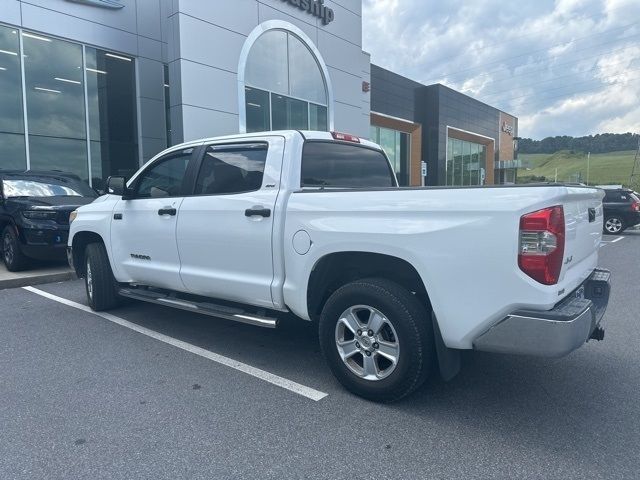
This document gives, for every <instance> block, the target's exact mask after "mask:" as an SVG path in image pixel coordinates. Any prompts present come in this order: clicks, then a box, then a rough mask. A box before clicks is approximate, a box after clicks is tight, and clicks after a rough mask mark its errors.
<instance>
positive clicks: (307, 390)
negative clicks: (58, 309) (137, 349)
mask: <svg viewBox="0 0 640 480" xmlns="http://www.w3.org/2000/svg"><path fill="white" fill-rule="evenodd" d="M23 288H24V289H25V290H27V291H29V292H32V293H35V294H36V295H40V296H42V297H45V298H48V299H49V300H53V301H55V302H58V303H62V304H63V305H67V306H69V307H73V308H77V309H78V310H82V311H83V312H87V313H91V314H93V315H97V316H98V317H101V318H104V319H105V320H109V321H110V322H113V323H116V324H118V325H120V326H122V327H125V328H128V329H130V330H133V331H134V332H138V333H141V334H142V335H146V336H147V337H151V338H153V339H155V340H158V341H160V342H163V343H166V344H168V345H172V346H174V347H177V348H180V349H182V350H185V351H187V352H190V353H193V354H195V355H198V356H200V357H203V358H206V359H208V360H211V361H213V362H216V363H219V364H221V365H225V366H227V367H231V368H233V369H235V370H238V371H240V372H243V373H246V374H247V375H251V376H252V377H256V378H259V379H260V380H263V381H265V382H268V383H271V384H272V385H276V386H278V387H281V388H284V389H286V390H289V391H290V392H293V393H297V394H298V395H302V396H303V397H306V398H309V399H311V400H314V401H316V402H318V401H320V400H322V399H323V398H324V397H326V396H327V395H328V394H327V393H325V392H321V391H319V390H316V389H314V388H311V387H307V386H305V385H302V384H300V383H297V382H294V381H292V380H287V379H286V378H283V377H280V376H278V375H274V374H273V373H269V372H266V371H264V370H261V369H259V368H256V367H252V366H251V365H247V364H246V363H242V362H238V361H237V360H233V359H232V358H228V357H225V356H223V355H219V354H217V353H214V352H211V351H209V350H205V349H204V348H200V347H197V346H195V345H192V344H190V343H187V342H183V341H182V340H177V339H175V338H173V337H170V336H168V335H164V334H162V333H159V332H155V331H153V330H150V329H148V328H145V327H141V326H140V325H137V324H135V323H133V322H129V321H128V320H125V319H123V318H120V317H116V316H115V315H111V314H110V313H105V312H94V311H93V310H91V308H89V307H87V306H86V305H82V304H80V303H76V302H73V301H71V300H67V299H66V298H62V297H58V296H57V295H52V294H51V293H48V292H45V291H42V290H39V289H37V288H33V287H23Z"/></svg>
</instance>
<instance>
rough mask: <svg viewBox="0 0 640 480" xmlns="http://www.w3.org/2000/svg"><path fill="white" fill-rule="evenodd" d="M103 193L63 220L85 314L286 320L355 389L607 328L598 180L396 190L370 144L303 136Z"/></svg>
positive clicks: (162, 157)
mask: <svg viewBox="0 0 640 480" xmlns="http://www.w3.org/2000/svg"><path fill="white" fill-rule="evenodd" d="M107 185H108V191H109V192H110V194H108V195H105V196H103V197H101V198H100V199H99V200H97V201H95V202H94V203H92V204H91V205H85V206H83V207H80V208H79V209H78V210H77V212H75V213H74V214H72V217H71V218H72V223H71V231H70V235H69V243H68V245H69V259H70V263H71V264H72V265H74V266H75V269H76V272H77V273H78V275H79V276H81V277H84V279H85V287H86V292H87V298H88V303H89V305H90V306H91V308H93V309H94V310H107V309H110V308H114V307H115V306H117V305H118V303H119V299H120V298H121V297H128V298H134V299H138V300H143V301H146V302H152V303H157V304H160V305H165V306H167V307H174V308H179V309H184V310H188V311H190V312H199V313H203V314H208V315H211V316H213V317H219V318H225V319H229V320H234V321H238V322H244V323H250V324H252V325H258V326H262V327H270V328H273V327H275V326H276V325H277V318H278V316H280V315H288V314H289V312H292V313H293V314H295V316H297V317H299V318H300V319H302V320H307V321H317V322H318V324H319V338H320V345H321V349H322V351H323V354H324V356H325V359H326V361H327V363H328V365H329V367H330V368H331V370H332V372H333V373H334V375H335V376H336V378H337V379H338V380H339V381H340V382H341V383H342V384H343V385H344V386H345V387H346V388H347V389H349V390H350V391H352V392H354V393H356V394H358V395H361V396H363V397H365V398H369V399H372V400H378V401H393V400H397V399H399V398H402V397H403V396H405V395H408V394H409V393H411V392H412V391H414V390H415V389H416V388H417V387H419V386H420V385H421V384H422V383H423V382H424V380H425V379H426V378H427V376H428V375H429V372H430V371H431V370H432V369H435V368H438V367H439V369H440V373H441V375H442V376H443V377H444V378H445V379H451V378H452V377H453V376H454V375H455V374H456V373H457V372H458V369H459V366H460V351H461V350H465V349H476V350H484V351H490V352H499V353H512V354H516V353H517V354H525V355H539V356H547V357H559V356H563V355H566V354H568V353H569V352H571V351H572V350H574V349H576V348H578V347H580V346H581V345H582V344H584V343H585V342H586V341H587V340H589V339H597V340H601V339H602V337H603V335H604V329H603V327H602V325H601V323H600V321H601V319H602V316H603V315H604V311H605V308H606V306H607V303H608V299H609V272H608V271H606V270H600V269H598V268H597V265H598V250H599V246H600V240H601V238H602V197H603V196H604V193H603V191H602V190H599V189H595V188H588V187H580V186H566V185H561V184H547V185H536V186H527V185H523V186H495V187H458V188H399V187H398V186H397V185H398V183H397V180H396V177H395V175H394V173H393V170H392V168H391V165H390V163H389V161H388V159H387V157H386V156H385V154H384V151H383V150H382V148H381V147H380V146H378V145H376V144H374V143H371V142H369V141H366V140H362V139H359V138H357V137H353V136H351V135H346V134H341V133H327V132H298V131H286V132H268V133H255V134H245V135H236V136H229V137H222V138H212V139H208V140H200V141H195V142H191V143H186V144H182V145H178V146H175V147H172V148H171V149H169V150H167V151H165V152H163V153H161V154H159V155H158V156H156V157H155V158H153V159H152V160H150V161H149V162H148V163H147V164H146V165H145V166H144V167H142V169H141V170H139V171H138V172H137V173H136V174H135V175H134V176H133V178H132V179H131V180H129V181H128V182H125V179H124V178H123V177H112V178H110V179H109V181H108V182H107Z"/></svg>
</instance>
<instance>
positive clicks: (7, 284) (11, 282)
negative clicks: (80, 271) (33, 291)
mask: <svg viewBox="0 0 640 480" xmlns="http://www.w3.org/2000/svg"><path fill="white" fill-rule="evenodd" d="M76 278H78V277H77V276H76V273H75V272H73V271H71V270H70V271H68V272H62V273H49V274H43V275H33V276H31V277H19V278H9V279H6V280H0V290H6V289H8V288H20V287H27V286H29V285H43V284H45V283H56V282H66V281H68V280H75V279H76Z"/></svg>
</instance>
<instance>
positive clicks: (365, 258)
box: [307, 251, 432, 320]
mask: <svg viewBox="0 0 640 480" xmlns="http://www.w3.org/2000/svg"><path fill="white" fill-rule="evenodd" d="M369 277H380V278H385V279H387V280H391V281H394V282H396V283H398V284H399V285H401V286H403V287H404V288H406V289H407V290H409V291H410V292H413V293H414V294H415V295H416V296H417V297H418V298H419V299H420V301H421V302H422V304H423V305H425V307H426V308H428V309H429V310H430V309H431V308H432V307H431V300H430V298H429V294H428V292H427V288H426V286H425V284H424V281H423V280H422V277H421V276H420V274H419V273H418V271H417V270H416V268H415V267H414V266H413V265H412V264H411V263H409V262H408V261H407V260H404V259H402V258H400V257H396V256H393V255H388V254H382V253H371V252H359V251H343V252H332V253H328V254H326V255H324V256H322V257H321V258H319V259H318V260H317V261H316V263H315V265H314V267H313V269H312V270H311V275H310V277H309V281H308V283H307V312H308V314H309V317H310V318H311V319H312V320H317V319H318V318H319V316H320V312H321V311H322V307H323V305H324V304H325V302H326V301H327V299H328V298H329V297H330V296H331V294H332V293H333V292H335V291H336V290H337V289H338V288H340V287H341V286H342V285H344V284H346V283H349V282H352V281H355V280H358V279H361V278H369Z"/></svg>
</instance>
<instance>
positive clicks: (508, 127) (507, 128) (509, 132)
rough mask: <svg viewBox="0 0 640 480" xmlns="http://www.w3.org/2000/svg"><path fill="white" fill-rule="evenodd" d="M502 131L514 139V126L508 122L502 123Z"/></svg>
mask: <svg viewBox="0 0 640 480" xmlns="http://www.w3.org/2000/svg"><path fill="white" fill-rule="evenodd" d="M494 125H495V124H494ZM502 131H503V132H504V133H506V134H507V135H511V136H512V137H513V126H512V125H509V124H508V123H507V122H502Z"/></svg>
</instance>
